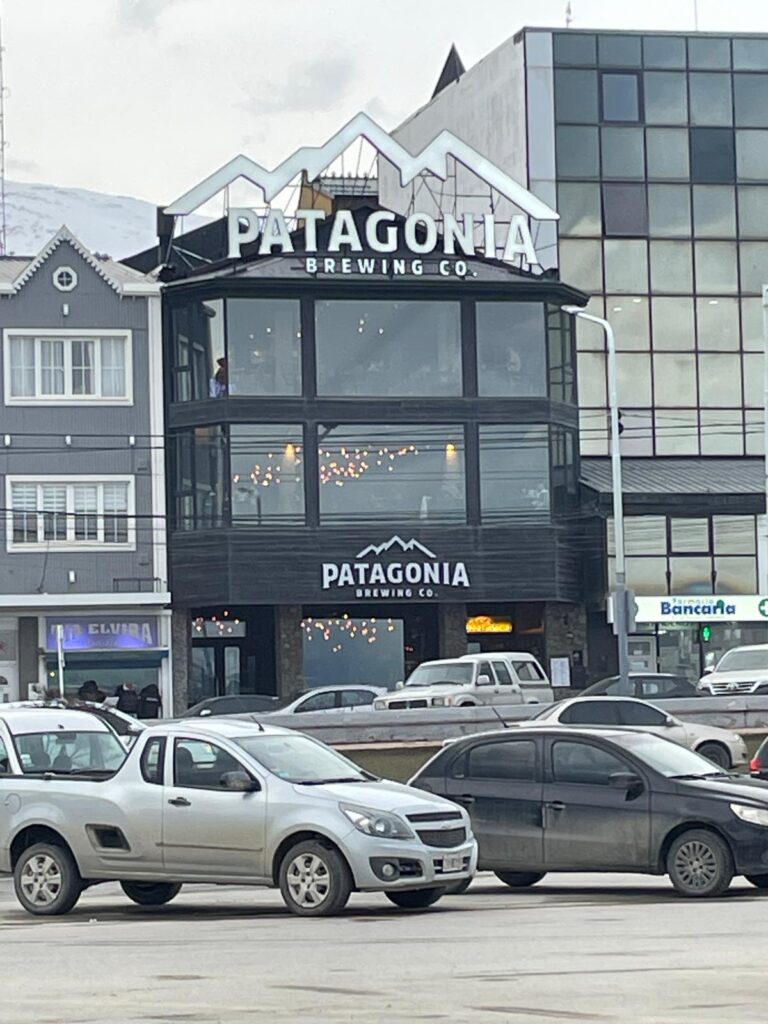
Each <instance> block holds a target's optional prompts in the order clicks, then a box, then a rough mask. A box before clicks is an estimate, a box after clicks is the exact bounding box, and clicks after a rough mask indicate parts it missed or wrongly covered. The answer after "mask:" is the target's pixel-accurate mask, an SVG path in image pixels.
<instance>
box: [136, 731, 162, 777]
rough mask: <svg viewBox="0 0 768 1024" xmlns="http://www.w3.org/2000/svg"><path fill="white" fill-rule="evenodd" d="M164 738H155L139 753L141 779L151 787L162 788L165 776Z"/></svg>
mask: <svg viewBox="0 0 768 1024" xmlns="http://www.w3.org/2000/svg"><path fill="white" fill-rule="evenodd" d="M164 760H165V736H155V737H154V738H153V739H151V740H150V741H149V742H148V743H147V745H146V746H145V747H144V749H143V750H142V752H141V761H140V762H139V764H140V766H141V777H142V778H143V779H144V781H145V782H150V783H152V785H153V786H162V784H163V776H164V774H165V771H164V768H163V762H164Z"/></svg>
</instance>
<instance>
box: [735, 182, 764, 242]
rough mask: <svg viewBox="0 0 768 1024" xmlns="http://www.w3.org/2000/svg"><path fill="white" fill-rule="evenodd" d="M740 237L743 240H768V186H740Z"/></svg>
mask: <svg viewBox="0 0 768 1024" xmlns="http://www.w3.org/2000/svg"><path fill="white" fill-rule="evenodd" d="M738 193H739V235H740V236H741V237H742V238H768V186H766V185H740V186H739V188H738Z"/></svg>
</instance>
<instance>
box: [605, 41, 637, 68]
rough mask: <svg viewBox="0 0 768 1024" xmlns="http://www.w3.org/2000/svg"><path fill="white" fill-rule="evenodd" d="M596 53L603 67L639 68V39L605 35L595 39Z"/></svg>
mask: <svg viewBox="0 0 768 1024" xmlns="http://www.w3.org/2000/svg"><path fill="white" fill-rule="evenodd" d="M597 52H598V54H599V55H600V64H601V65H602V66H603V67H620V68H632V67H639V66H640V37H639V36H635V35H631V36H623V35H615V34H614V33H605V34H603V35H599V36H598V37H597Z"/></svg>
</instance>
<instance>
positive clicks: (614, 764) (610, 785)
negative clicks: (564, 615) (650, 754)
mask: <svg viewBox="0 0 768 1024" xmlns="http://www.w3.org/2000/svg"><path fill="white" fill-rule="evenodd" d="M547 746H548V748H549V752H548V755H547V757H548V760H549V766H548V767H549V771H548V775H549V780H550V781H547V782H545V784H544V863H545V865H546V868H547V870H548V871H552V870H559V871H570V870H577V869H579V868H587V869H591V870H595V871H599V870H603V871H625V870H626V871H647V870H648V869H649V867H650V860H651V852H650V845H651V814H650V794H649V791H648V785H647V784H646V783H644V784H643V787H642V789H631V788H630V789H628V788H626V786H623V785H617V784H615V782H614V781H612V779H611V776H612V775H615V774H616V773H618V772H621V773H627V772H633V773H634V774H637V771H636V769H635V767H634V765H633V764H632V763H631V762H629V761H625V760H624V759H623V758H621V757H618V756H617V755H616V754H614V753H613V751H610V750H607V749H606V748H605V747H602V746H600V745H599V744H598V743H592V742H589V741H586V740H580V739H579V740H576V739H573V740H570V739H552V740H549V741H548V742H547Z"/></svg>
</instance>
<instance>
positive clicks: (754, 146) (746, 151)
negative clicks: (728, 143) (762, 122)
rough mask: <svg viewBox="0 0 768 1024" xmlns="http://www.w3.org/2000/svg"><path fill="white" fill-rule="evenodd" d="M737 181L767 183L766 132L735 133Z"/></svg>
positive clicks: (767, 142) (767, 133) (767, 143)
mask: <svg viewBox="0 0 768 1024" xmlns="http://www.w3.org/2000/svg"><path fill="white" fill-rule="evenodd" d="M736 170H737V172H738V177H739V181H768V131H759V130H752V131H749V130H743V131H737V132H736Z"/></svg>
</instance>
